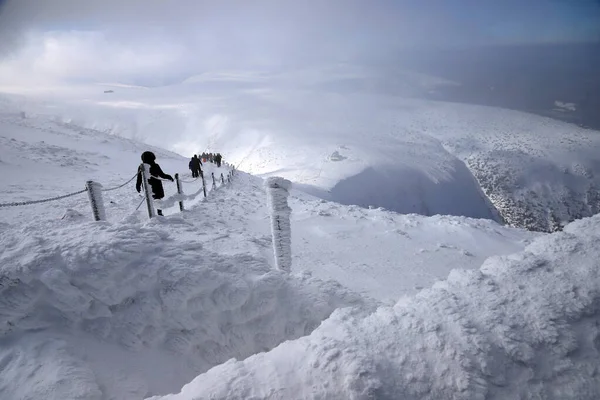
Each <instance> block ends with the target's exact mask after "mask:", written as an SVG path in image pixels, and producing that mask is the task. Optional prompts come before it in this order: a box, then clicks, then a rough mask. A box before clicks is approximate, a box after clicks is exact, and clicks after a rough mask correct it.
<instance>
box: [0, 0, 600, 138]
mask: <svg viewBox="0 0 600 400" xmlns="http://www.w3.org/2000/svg"><path fill="white" fill-rule="evenodd" d="M0 35H1V38H2V40H1V41H0V86H1V87H2V88H4V89H6V88H10V89H11V90H13V91H14V90H18V89H22V90H28V91H29V93H31V90H32V89H37V88H40V87H61V88H64V87H65V86H69V85H77V84H83V83H85V84H88V83H99V82H102V83H105V82H112V83H121V84H130V85H142V86H154V87H156V86H163V85H171V84H176V83H179V82H182V81H184V80H185V79H188V78H189V77H192V76H196V75H199V74H202V73H207V72H210V73H214V72H221V71H228V70H235V71H246V72H248V71H250V72H252V73H261V72H264V71H268V72H269V73H272V72H273V71H295V70H298V69H303V68H310V67H313V66H328V65H338V64H339V63H344V65H352V66H359V67H360V68H361V70H360V71H361V72H360V73H359V74H357V75H355V76H353V78H352V80H349V79H347V80H346V81H345V82H346V84H345V85H343V86H342V87H340V86H339V85H338V86H336V87H335V88H334V89H335V90H342V91H343V90H346V91H348V90H352V91H357V90H367V89H366V88H368V91H379V92H382V93H386V94H398V95H400V94H404V95H406V87H405V86H406V85H400V86H401V87H402V93H399V92H398V93H397V91H396V89H397V85H393V84H389V83H388V82H389V81H391V80H393V79H395V78H396V75H397V71H399V70H401V71H407V70H410V71H413V72H418V73H421V74H428V75H431V76H434V77H439V78H443V79H447V80H451V81H453V82H456V83H458V84H459V85H456V86H445V87H443V88H442V89H441V90H436V91H434V92H432V91H431V90H424V91H422V92H415V91H410V93H409V94H410V95H415V96H420V97H427V98H434V99H438V100H446V101H458V102H470V103H476V104H485V105H495V106H501V107H506V108H514V109H519V110H525V111H531V112H536V113H541V114H545V115H546V114H548V115H551V116H555V117H558V118H561V119H567V120H571V121H572V122H576V123H579V124H582V125H586V126H592V127H600V122H599V119H600V117H598V116H596V114H600V113H596V112H595V110H597V109H598V105H599V104H600V100H599V96H600V94H598V93H599V92H600V90H598V88H599V87H600V73H599V72H598V71H600V51H599V50H600V48H599V47H598V45H597V43H600V1H597V0H580V1H566V0H529V1H526V2H523V1H516V0H505V1H502V2H497V1H476V0H457V1H451V2H449V1H443V0H401V1H392V0H375V1H365V0H363V1H360V0H343V1H342V0H331V1H314V0H312V1H277V0H258V1H251V2H250V1H228V0H225V1H203V0H176V1H162V0H128V1H122V0H121V1H119V0H107V1H92V0H5V1H2V2H0ZM365 71H368V72H365ZM372 76H376V77H377V79H376V81H377V84H373V82H372V79H371V78H367V77H372ZM405 79H408V80H409V81H410V80H411V79H413V78H406V77H405ZM366 81H369V82H368V84H365V82H366ZM410 83H412V82H409V84H410ZM238 84H241V83H240V82H238ZM266 84H268V82H267V83H266ZM331 89H332V88H331V87H330V86H327V90H331ZM556 101H559V102H566V103H576V104H577V108H576V111H575V112H570V113H564V112H563V111H564V110H560V109H559V110H558V111H557V110H553V108H555V107H554V105H555V102H556Z"/></svg>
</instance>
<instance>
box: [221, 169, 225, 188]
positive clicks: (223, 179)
mask: <svg viewBox="0 0 600 400" xmlns="http://www.w3.org/2000/svg"><path fill="white" fill-rule="evenodd" d="M224 184H225V178H223V173H222V172H221V185H224Z"/></svg>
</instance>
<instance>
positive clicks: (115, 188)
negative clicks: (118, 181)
mask: <svg viewBox="0 0 600 400" xmlns="http://www.w3.org/2000/svg"><path fill="white" fill-rule="evenodd" d="M136 177H137V173H136V174H135V175H134V176H133V177H132V178H131V179H130V180H128V181H127V182H125V183H124V184H122V185H119V186H116V187H113V188H110V189H102V191H103V192H110V191H112V190H117V189H121V188H122V187H123V186H125V185H127V184H128V183H131V182H132V181H133V180H134V179H135V178H136Z"/></svg>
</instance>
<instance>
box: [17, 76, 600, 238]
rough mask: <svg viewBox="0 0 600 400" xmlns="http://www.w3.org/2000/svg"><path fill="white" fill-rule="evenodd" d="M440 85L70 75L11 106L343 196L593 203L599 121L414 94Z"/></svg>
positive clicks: (594, 206) (406, 208)
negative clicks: (76, 84)
mask: <svg viewBox="0 0 600 400" xmlns="http://www.w3.org/2000/svg"><path fill="white" fill-rule="evenodd" d="M449 84H455V83H453V82H445V81H441V80H439V79H437V80H436V79H435V78H433V77H432V78H430V79H426V77H420V76H414V75H411V74H409V73H408V72H402V71H400V72H398V71H395V72H392V71H379V70H377V69H373V68H361V67H356V66H351V65H335V66H329V67H325V68H316V67H313V68H298V69H297V70H291V71H287V72H277V71H271V72H264V71H263V72H254V71H222V72H220V73H219V74H210V73H205V74H202V75H199V76H196V77H192V78H190V79H187V80H185V81H184V82H182V83H180V84H176V85H171V86H165V87H158V88H127V87H115V92H114V93H110V94H108V95H107V94H104V93H103V89H104V87H91V88H90V87H85V88H69V89H68V90H65V93H63V94H61V95H53V96H54V97H52V98H51V100H52V101H50V102H48V103H47V104H45V105H36V106H34V105H33V104H31V102H28V101H27V100H26V98H24V99H25V100H23V101H22V102H21V104H19V107H21V108H23V109H24V110H25V111H28V110H29V109H34V110H36V111H37V112H45V113H48V112H51V113H54V114H58V115H61V116H62V118H63V119H65V120H68V121H77V122H78V123H79V124H81V125H83V126H86V127H92V128H95V129H101V130H104V129H109V130H111V131H112V132H114V133H116V134H119V135H121V136H124V137H129V138H136V139H140V140H143V141H145V142H147V143H150V144H154V145H158V146H163V147H167V148H169V149H171V150H175V151H179V152H182V153H184V154H188V153H193V152H195V151H197V149H198V148H209V149H218V150H219V151H222V152H225V153H226V154H227V155H228V157H229V159H230V161H233V162H234V163H235V164H239V166H240V168H241V169H243V170H245V171H248V172H250V173H253V174H255V175H259V176H272V175H278V176H282V177H285V178H287V179H290V180H292V181H293V182H294V183H295V184H297V185H301V187H303V189H304V190H306V191H309V192H310V193H312V194H313V195H317V196H319V197H320V198H323V199H326V200H332V201H335V202H339V203H343V204H353V205H359V206H363V207H368V206H373V207H384V208H386V209H389V210H393V211H397V212H400V213H419V214H422V215H435V214H443V215H459V216H468V217H474V218H488V219H494V220H497V221H502V222H506V223H508V224H510V225H512V226H518V227H524V228H527V229H531V230H536V231H546V232H551V231H555V230H559V229H561V228H562V226H563V225H564V224H566V223H567V222H569V221H573V220H574V219H578V218H582V217H586V216H591V215H594V214H596V213H598V212H600V161H599V159H598V157H597V154H598V153H599V152H600V134H599V133H598V132H596V131H592V130H585V129H581V128H579V127H576V126H575V125H571V124H568V123H564V122H559V121H555V120H552V119H549V118H544V117H539V116H535V115H530V114H526V113H521V112H516V111H509V110H501V109H496V108H491V107H481V106H473V105H461V104H450V103H443V102H434V101H424V100H417V99H415V98H414V96H418V95H419V93H423V92H426V91H429V90H431V89H435V87H437V86H439V85H449ZM58 92H60V91H59V90H54V91H53V92H52V93H58ZM57 96H58V97H57ZM171 134H172V137H173V141H172V142H169V143H167V142H165V137H167V136H169V135H171ZM357 187H358V188H360V190H356V188H357Z"/></svg>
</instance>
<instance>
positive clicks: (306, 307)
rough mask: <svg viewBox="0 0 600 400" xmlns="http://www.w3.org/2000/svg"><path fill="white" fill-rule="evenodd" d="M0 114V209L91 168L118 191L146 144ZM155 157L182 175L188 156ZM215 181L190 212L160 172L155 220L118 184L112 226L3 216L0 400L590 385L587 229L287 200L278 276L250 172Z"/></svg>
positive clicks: (597, 284) (59, 205)
mask: <svg viewBox="0 0 600 400" xmlns="http://www.w3.org/2000/svg"><path fill="white" fill-rule="evenodd" d="M0 116H1V118H2V119H1V121H0V124H1V128H2V129H0V140H2V143H3V146H2V148H1V149H2V152H1V153H0V159H1V160H2V162H0V176H1V177H2V178H0V179H2V180H1V183H2V185H3V186H4V187H10V191H8V192H2V195H1V196H0V203H5V202H8V201H23V200H36V199H39V198H44V197H49V196H55V195H61V194H64V193H68V192H71V191H74V190H79V189H81V188H82V185H83V183H84V182H85V181H86V180H88V179H90V178H92V179H94V180H96V181H98V182H100V183H102V184H103V185H104V186H105V188H111V187H116V186H118V185H120V184H121V183H123V182H125V181H127V180H128V179H129V178H131V177H132V176H133V172H135V170H136V168H137V165H138V163H139V155H140V153H141V151H143V150H146V149H148V146H145V145H142V144H141V143H137V142H135V141H132V140H124V139H122V138H120V137H117V136H112V135H109V134H106V133H103V132H101V131H98V130H93V129H90V128H89V127H82V126H79V125H78V124H76V123H75V122H73V121H71V122H69V123H65V121H64V120H63V119H61V118H59V119H54V118H49V117H47V116H44V115H35V114H27V115H25V116H23V115H22V114H20V113H14V112H4V113H1V115H0ZM4 144H7V145H6V146H5V145H4ZM153 150H154V151H156V153H157V157H158V162H159V163H160V164H161V166H162V167H163V169H164V170H165V172H167V173H170V174H173V173H175V172H180V173H181V174H182V176H183V178H184V179H185V180H190V177H189V174H187V173H185V171H186V169H187V159H186V158H183V157H180V156H177V155H176V154H173V153H169V152H167V151H160V150H159V149H153ZM224 154H225V159H226V160H227V159H228V154H227V153H226V152H224ZM211 172H214V173H215V174H216V175H217V176H219V175H220V173H221V172H224V173H226V172H227V168H222V169H216V168H214V167H212V166H205V174H206V175H207V176H208V175H209V174H210V173H211ZM209 186H210V185H209ZM217 186H218V187H217V188H216V189H215V190H210V191H209V193H208V197H207V199H206V200H204V199H203V196H202V195H201V194H200V192H199V182H198V181H196V182H193V183H185V184H184V190H185V193H186V195H187V197H186V210H185V211H184V212H179V211H178V207H177V205H176V202H175V201H174V200H173V199H174V197H173V196H174V194H175V190H174V184H171V183H169V182H165V190H166V192H167V199H168V200H167V201H165V202H164V205H163V208H164V210H165V214H166V217H159V218H156V219H153V220H151V221H149V220H148V219H147V217H146V215H145V213H144V211H143V208H142V209H140V210H137V211H136V210H135V208H136V207H137V206H138V204H139V203H140V201H141V200H142V199H141V198H140V197H139V196H138V194H137V193H136V192H135V189H134V184H133V182H132V183H130V184H128V185H126V186H124V187H123V188H120V189H118V190H114V191H111V192H105V193H104V200H105V203H106V210H107V216H108V221H107V222H93V221H92V218H91V210H90V207H89V204H88V201H87V199H86V196H85V194H83V195H78V196H74V197H71V198H68V199H65V200H61V201H58V202H53V203H43V204H40V205H34V206H28V207H16V208H1V209H0V218H1V219H0V221H1V223H0V249H1V252H0V398H1V399H8V400H13V399H41V398H43V399H50V400H54V399H56V400H58V399H61V400H62V399H101V400H106V399H144V398H152V399H204V398H206V399H208V398H213V399H248V398H256V399H262V398H264V399H267V398H268V399H301V398H327V399H329V398H332V399H337V398H339V399H352V398H355V399H363V398H364V399H366V398H376V399H388V398H389V399H397V398H407V399H428V398H429V399H473V398H503V399H504V398H519V397H521V398H548V399H553V398H555V399H570V398H571V399H596V398H598V396H599V395H600V387H599V385H600V383H599V380H598V379H597V374H598V370H599V368H600V361H599V360H600V357H599V354H598V350H599V347H600V344H599V343H600V339H599V337H600V336H599V330H598V326H599V323H600V321H599V318H598V305H599V304H600V302H599V296H600V295H599V288H600V280H599V279H598V276H597V275H598V267H599V265H598V261H597V260H599V259H600V258H599V257H598V256H599V254H597V253H598V252H599V251H600V250H598V246H597V243H598V240H599V239H600V238H599V235H600V233H599V232H600V230H599V229H598V227H599V226H600V225H599V224H600V219H599V218H598V217H594V218H588V219H583V220H581V221H577V222H574V223H572V224H570V225H568V226H567V227H566V229H565V230H564V232H561V233H556V234H552V235H548V234H539V233H533V232H528V231H525V230H521V229H515V228H510V227H504V226H501V225H499V224H497V223H495V222H493V221H491V220H486V219H471V218H467V217H457V216H441V215H438V216H433V217H426V216H422V215H417V214H407V215H401V214H397V213H395V212H391V211H387V210H384V209H381V208H372V209H368V208H362V207H358V206H347V205H341V204H338V203H334V202H329V201H326V200H322V199H317V198H315V197H313V196H311V195H309V194H306V193H303V192H300V191H298V190H292V195H291V197H290V199H289V201H290V207H291V209H292V256H293V259H292V262H293V264H292V271H291V273H285V272H283V271H278V270H277V269H276V268H275V266H274V262H273V252H272V244H271V239H270V221H269V212H268V210H267V208H266V204H267V199H266V193H265V192H264V189H263V186H262V180H261V179H260V178H258V177H255V176H252V175H248V174H245V173H243V172H240V173H238V174H237V175H236V176H235V178H234V180H233V182H232V183H231V184H229V185H223V186H221V185H217ZM209 189H210V188H209ZM169 199H170V200H169ZM511 254H512V255H511ZM169 393H173V394H169Z"/></svg>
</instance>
